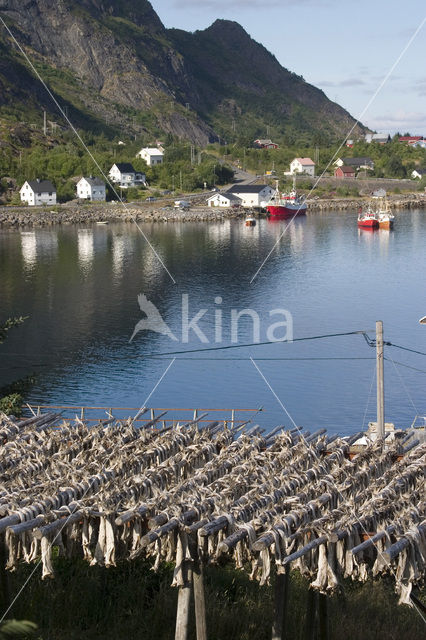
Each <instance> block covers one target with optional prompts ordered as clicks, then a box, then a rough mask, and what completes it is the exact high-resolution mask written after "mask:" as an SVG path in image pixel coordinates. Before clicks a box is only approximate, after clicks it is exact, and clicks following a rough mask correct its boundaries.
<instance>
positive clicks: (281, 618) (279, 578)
mask: <svg viewBox="0 0 426 640" xmlns="http://www.w3.org/2000/svg"><path fill="white" fill-rule="evenodd" d="M289 577H290V567H289V565H286V567H285V572H284V573H277V574H276V576H275V607H274V620H273V622H272V640H285V629H286V618H287V605H288V592H289V584H290V583H289Z"/></svg>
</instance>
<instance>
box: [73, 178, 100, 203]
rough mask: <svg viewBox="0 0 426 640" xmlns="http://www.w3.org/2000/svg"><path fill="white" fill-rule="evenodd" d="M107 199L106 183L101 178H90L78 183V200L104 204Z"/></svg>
mask: <svg viewBox="0 0 426 640" xmlns="http://www.w3.org/2000/svg"><path fill="white" fill-rule="evenodd" d="M105 197H106V193H105V182H103V181H102V180H101V179H100V178H94V177H93V176H89V177H88V178H81V179H80V180H79V181H78V182H77V198H81V199H82V200H96V201H98V202H104V201H105Z"/></svg>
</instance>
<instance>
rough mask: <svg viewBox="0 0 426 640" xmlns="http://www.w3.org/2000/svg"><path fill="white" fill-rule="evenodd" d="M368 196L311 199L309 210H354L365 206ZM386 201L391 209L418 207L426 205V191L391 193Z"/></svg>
mask: <svg viewBox="0 0 426 640" xmlns="http://www.w3.org/2000/svg"><path fill="white" fill-rule="evenodd" d="M368 201H369V198H367V197H359V198H332V199H330V198H327V199H321V198H318V199H313V200H309V203H308V211H312V212H314V211H353V210H356V211H357V210H358V209H359V207H362V206H365V204H366V203H367V202H368ZM386 201H387V203H388V204H389V206H390V208H391V209H417V208H419V207H426V193H421V192H417V193H407V194H390V195H388V196H387V197H386Z"/></svg>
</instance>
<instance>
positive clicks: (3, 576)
mask: <svg viewBox="0 0 426 640" xmlns="http://www.w3.org/2000/svg"><path fill="white" fill-rule="evenodd" d="M6 562H7V553H6V545H5V541H4V534H2V535H1V536H0V590H1V593H0V607H1V610H2V612H3V611H6V609H7V608H8V607H9V605H10V596H9V579H8V575H7V571H6V569H5V567H6Z"/></svg>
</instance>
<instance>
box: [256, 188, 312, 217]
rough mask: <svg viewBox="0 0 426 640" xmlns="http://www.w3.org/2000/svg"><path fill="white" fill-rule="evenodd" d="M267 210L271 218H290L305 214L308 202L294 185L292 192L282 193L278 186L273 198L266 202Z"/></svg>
mask: <svg viewBox="0 0 426 640" xmlns="http://www.w3.org/2000/svg"><path fill="white" fill-rule="evenodd" d="M265 206H266V210H267V212H268V213H269V215H270V216H271V218H290V217H294V216H302V215H305V213H306V209H307V204H306V202H305V200H304V199H303V198H302V197H300V196H298V195H297V193H296V190H295V188H294V186H293V190H292V191H290V193H280V192H279V190H278V180H277V186H276V189H275V192H274V194H273V195H272V196H271V199H270V200H269V201H268V202H267V203H266V205H265Z"/></svg>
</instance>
